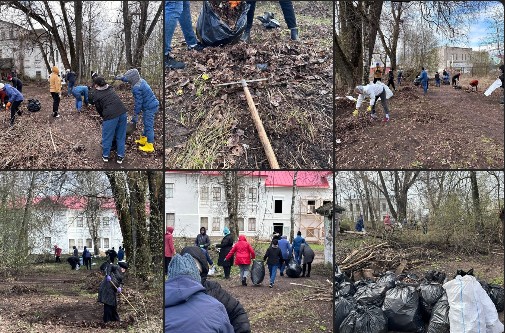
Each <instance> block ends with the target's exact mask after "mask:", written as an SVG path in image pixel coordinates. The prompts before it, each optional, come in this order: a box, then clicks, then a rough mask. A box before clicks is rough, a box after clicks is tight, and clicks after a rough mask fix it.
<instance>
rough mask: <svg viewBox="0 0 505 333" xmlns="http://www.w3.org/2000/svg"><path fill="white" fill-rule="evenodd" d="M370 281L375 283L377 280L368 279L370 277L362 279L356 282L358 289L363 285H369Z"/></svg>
mask: <svg viewBox="0 0 505 333" xmlns="http://www.w3.org/2000/svg"><path fill="white" fill-rule="evenodd" d="M370 283H375V281H374V280H368V279H362V280H359V281H356V282H354V286H355V287H356V290H357V289H359V288H361V287H364V286H368V285H369V284H370Z"/></svg>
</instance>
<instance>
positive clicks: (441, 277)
mask: <svg viewBox="0 0 505 333" xmlns="http://www.w3.org/2000/svg"><path fill="white" fill-rule="evenodd" d="M424 278H425V279H426V282H437V283H440V284H444V281H445V273H444V272H439V271H433V270H431V271H428V272H426V274H424Z"/></svg>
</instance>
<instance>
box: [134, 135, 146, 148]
mask: <svg viewBox="0 0 505 333" xmlns="http://www.w3.org/2000/svg"><path fill="white" fill-rule="evenodd" d="M135 143H137V144H139V145H141V146H143V145H145V144H146V143H147V136H143V135H141V136H140V139H138V140H135Z"/></svg>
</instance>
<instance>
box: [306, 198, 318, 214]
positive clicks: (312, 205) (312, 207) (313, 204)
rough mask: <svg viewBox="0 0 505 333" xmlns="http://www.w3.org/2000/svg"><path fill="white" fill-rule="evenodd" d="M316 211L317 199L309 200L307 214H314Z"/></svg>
mask: <svg viewBox="0 0 505 333" xmlns="http://www.w3.org/2000/svg"><path fill="white" fill-rule="evenodd" d="M315 212H316V200H309V201H307V214H314V213H315Z"/></svg>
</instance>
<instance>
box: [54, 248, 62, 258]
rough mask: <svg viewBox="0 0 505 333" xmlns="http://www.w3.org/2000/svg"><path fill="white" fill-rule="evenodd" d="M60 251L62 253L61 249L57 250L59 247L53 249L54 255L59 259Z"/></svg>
mask: <svg viewBox="0 0 505 333" xmlns="http://www.w3.org/2000/svg"><path fill="white" fill-rule="evenodd" d="M61 251H62V250H61V248H59V247H55V248H54V255H55V256H56V257H61Z"/></svg>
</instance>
